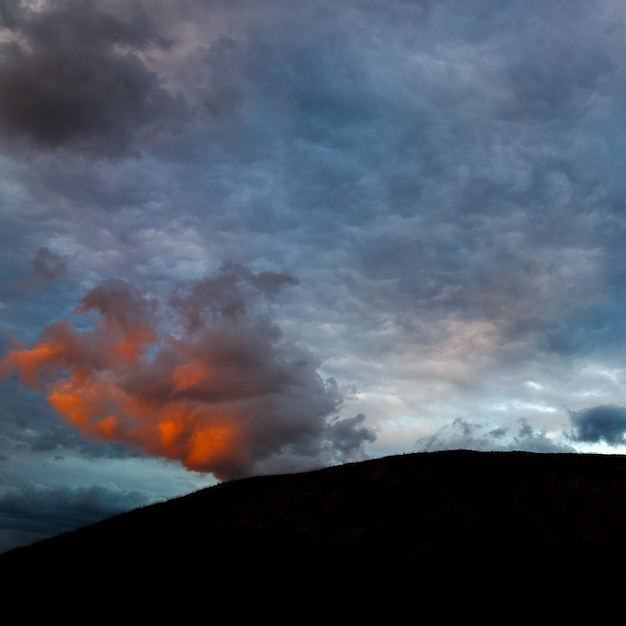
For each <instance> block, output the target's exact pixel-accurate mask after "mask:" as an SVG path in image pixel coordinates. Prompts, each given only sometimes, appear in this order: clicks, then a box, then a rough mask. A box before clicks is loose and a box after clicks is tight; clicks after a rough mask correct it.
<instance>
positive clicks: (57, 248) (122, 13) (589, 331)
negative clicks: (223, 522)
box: [0, 0, 626, 551]
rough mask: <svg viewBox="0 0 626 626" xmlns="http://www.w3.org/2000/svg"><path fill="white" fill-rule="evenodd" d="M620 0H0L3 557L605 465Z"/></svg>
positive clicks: (625, 260)
mask: <svg viewBox="0 0 626 626" xmlns="http://www.w3.org/2000/svg"><path fill="white" fill-rule="evenodd" d="M625 29H626V9H625V8H624V5H623V3H621V2H618V1H617V0H584V1H583V0H567V1H564V0H525V1H524V2H521V1H517V0H339V1H337V0H333V1H331V0H301V1H299V2H292V1H291V0H263V2H259V1H257V0H0V171H1V172H2V175H1V176H0V219H1V222H0V224H1V229H0V236H1V238H2V241H1V243H2V245H1V246H0V329H1V331H2V332H1V334H0V377H1V380H0V551H2V550H6V549H8V548H10V547H12V546H14V545H19V544H23V543H28V542H31V541H34V540H36V539H39V538H41V537H44V536H47V535H50V534H55V533H57V532H60V531H62V530H66V529H68V528H73V527H75V526H77V525H82V524H85V523H89V522H91V521H94V520H96V519H100V518H102V517H104V516H107V515H110V514H113V513H116V512H119V511H123V510H126V509H129V508H135V507H137V506H142V505H144V504H148V503H150V502H155V501H158V500H161V499H164V498H170V497H173V496H176V495H179V494H183V493H188V492H190V491H193V490H195V489H198V488H200V487H202V486H205V485H211V484H214V483H215V482H216V481H221V480H230V479H233V478H238V477H242V476H248V475H253V474H260V473H276V472H287V471H299V470H305V469H310V468H315V467H320V466H323V465H328V464H333V463H343V462H347V461H353V460H360V459H363V458H366V457H374V456H383V455H388V454H397V453H406V452H413V451H423V450H438V449H443V448H460V447H462V448H473V449H479V450H486V449H494V450H514V449H524V450H532V451H563V452H567V451H569V452H572V451H576V452H601V453H620V454H621V453H624V451H625V448H624V447H623V443H624V434H625V433H626V369H625V364H624V357H623V351H624V347H625V344H626V321H625V317H624V304H625V302H624V301H625V299H626V271H625V270H624V268H625V267H626V247H625V246H624V244H623V242H624V241H626V200H625V198H626V177H624V175H623V171H624V166H625V164H626V130H625V129H626V64H625V63H624V59H626V37H624V32H625Z"/></svg>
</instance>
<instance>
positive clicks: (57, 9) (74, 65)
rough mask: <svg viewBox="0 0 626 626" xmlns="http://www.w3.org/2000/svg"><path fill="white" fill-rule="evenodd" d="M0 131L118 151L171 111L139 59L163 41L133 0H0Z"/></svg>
mask: <svg viewBox="0 0 626 626" xmlns="http://www.w3.org/2000/svg"><path fill="white" fill-rule="evenodd" d="M0 17H1V18H2V23H1V25H2V26H3V27H4V29H6V31H8V33H10V35H11V38H10V40H9V41H5V42H4V43H3V44H2V47H1V48H0V130H1V131H2V133H3V134H4V135H5V136H6V137H8V138H10V139H23V140H25V141H26V142H27V143H28V144H30V145H32V146H34V147H36V148H48V149H49V148H59V147H68V148H71V149H76V150H78V151H80V152H85V153H95V154H106V155H117V154H125V153H128V152H129V151H132V149H133V141H134V139H135V138H136V137H137V136H138V135H139V134H141V133H148V132H149V130H150V128H151V126H153V125H154V123H155V122H157V121H159V119H161V118H163V117H164V116H166V115H169V114H170V113H172V112H173V111H174V110H175V108H176V106H177V105H176V102H175V100H174V99H173V98H172V97H171V96H170V95H169V94H168V93H167V92H166V91H165V90H164V89H163V88H162V86H161V85H160V83H159V79H158V77H157V75H156V74H155V73H154V72H153V71H152V70H150V69H149V68H148V67H147V65H146V64H145V62H144V61H143V60H142V58H141V54H140V53H141V52H142V51H143V50H145V49H146V48H147V47H149V46H153V47H160V48H164V47H166V46H167V45H168V42H167V40H166V39H164V38H163V37H162V36H161V35H160V34H159V32H157V31H156V30H155V26H154V24H153V23H151V21H150V19H149V16H148V15H147V13H146V12H145V11H143V10H142V7H141V5H140V4H139V3H127V4H126V5H125V6H122V5H119V4H118V5H116V4H115V3H113V2H105V3H98V2H95V1H92V0H89V1H86V2H81V1H78V0H65V1H62V2H53V3H46V4H44V5H43V8H41V9H39V10H33V9H30V8H28V7H27V6H26V5H25V4H23V3H21V2H18V1H15V0H14V1H12V0H2V3H1V4H0Z"/></svg>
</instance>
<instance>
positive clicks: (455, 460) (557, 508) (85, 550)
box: [0, 451, 626, 624]
mask: <svg viewBox="0 0 626 626" xmlns="http://www.w3.org/2000/svg"><path fill="white" fill-rule="evenodd" d="M625 529H626V457H623V456H602V455H583V454H532V453H525V452H510V453H508V452H507V453H504V452H493V453H485V452H469V451H451V452H433V453H418V454H407V455H401V456H392V457H386V458H382V459H374V460H370V461H363V462H360V463H353V464H348V465H342V466H338V467H332V468H327V469H323V470H318V471H313V472H306V473H301V474H286V475H279V476H260V477H253V478H247V479H243V480H237V481H232V482H228V483H222V484H220V485H217V486H215V487H210V488H207V489H203V490H201V491H198V492H195V493H192V494H190V495H187V496H184V497H180V498H176V499H173V500H170V501H167V502H163V503H159V504H155V505H151V506H148V507H145V508H142V509H137V510H135V511H131V512H129V513H125V514H122V515H118V516H116V517H112V518H110V519H108V520H104V521H102V522H100V523H97V524H94V525H92V526H88V527H85V528H81V529H79V530H77V531H74V532H71V533H67V534H64V535H60V536H58V537H54V538H52V539H47V540H45V541H41V542H38V543H36V544H33V545H31V546H26V547H22V548H17V549H15V550H12V551H10V552H7V553H5V554H3V555H0V574H1V575H2V581H3V582H2V588H3V592H4V597H5V599H6V600H5V602H4V607H5V610H7V609H8V608H10V606H11V604H12V602H16V603H17V602H19V603H20V605H21V606H22V610H24V606H26V609H27V613H26V615H28V611H30V612H31V615H32V616H33V617H35V616H37V615H39V612H40V611H43V610H44V606H45V609H46V611H49V610H50V603H52V605H55V603H61V605H62V606H73V605H74V602H75V601H76V602H77V601H78V600H80V601H81V602H84V603H86V604H85V606H88V607H89V612H90V614H91V612H94V614H96V615H99V616H100V617H101V618H104V616H105V615H108V616H109V617H114V616H120V615H127V616H129V615H132V614H134V615H135V616H136V617H137V616H138V617H142V618H146V619H151V618H153V617H163V618H164V617H165V616H166V615H171V616H176V617H177V618H178V619H180V618H181V616H186V618H191V617H192V616H193V617H196V616H197V613H196V612H197V611H199V610H201V608H202V611H203V612H206V617H207V619H209V618H210V617H211V616H212V617H215V615H213V614H212V613H211V611H212V610H215V609H217V608H219V609H220V611H223V610H226V609H227V610H228V611H229V612H232V615H231V616H238V617H240V618H241V619H247V618H253V619H260V618H261V617H263V616H265V617H267V618H270V619H276V618H277V617H279V616H283V617H284V616H286V615H292V617H293V619H301V618H304V617H306V618H311V619H314V618H324V619H326V618H328V617H332V616H335V617H336V618H337V619H339V618H342V619H343V618H345V619H348V618H350V619H351V620H353V619H355V618H356V619H363V618H374V617H375V616H378V617H381V618H383V617H384V618H385V619H386V620H387V621H388V620H389V619H399V618H402V619H404V617H405V616H407V612H409V613H410V614H411V615H413V616H418V615H419V616H420V617H421V618H425V619H426V616H427V615H433V614H437V615H438V616H439V617H438V618H437V620H436V621H440V620H444V618H445V621H448V619H458V618H462V619H469V620H470V622H473V621H480V622H481V623H484V622H485V621H487V622H495V621H498V623H509V624H510V623H527V622H528V620H529V619H535V618H539V617H550V618H553V617H554V618H556V617H559V618H562V619H566V618H567V619H569V618H573V619H574V620H575V621H578V620H579V619H583V618H590V619H591V618H593V619H594V620H595V621H597V619H598V618H601V617H602V615H607V616H609V615H612V614H613V611H614V610H617V609H618V607H619V606H621V595H622V593H623V590H624V588H625V587H624V584H625V583H626V575H625V573H624V563H625V560H624V559H625V557H626V535H625ZM25 596H28V597H31V598H38V600H37V601H36V602H34V603H32V604H31V605H30V606H29V604H28V603H27V604H26V605H25V604H24V602H23V598H24V597H25ZM18 599H19V600H18ZM170 612H171V613H170ZM23 615H24V614H23ZM394 616H395V617H394ZM186 618H185V619H186ZM278 621H282V618H281V619H279V620H278ZM333 621H334V620H333ZM426 621H427V622H431V621H432V619H430V618H428V619H426Z"/></svg>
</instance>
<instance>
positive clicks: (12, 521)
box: [0, 483, 154, 551]
mask: <svg viewBox="0 0 626 626" xmlns="http://www.w3.org/2000/svg"><path fill="white" fill-rule="evenodd" d="M152 501H154V497H152V498H150V497H149V496H148V494H147V493H145V492H142V491H139V490H130V491H128V490H123V489H120V488H119V487H117V486H116V485H114V484H106V485H92V486H90V487H65V486H56V487H55V486H43V485H38V484H34V483H27V484H23V485H20V486H18V487H9V488H8V489H0V525H1V526H2V529H3V533H2V540H1V542H0V551H4V550H6V549H9V548H13V547H16V546H18V545H22V544H28V543H32V542H34V541H37V540H39V539H44V538H46V537H49V536H51V535H57V534H59V533H62V532H67V531H69V530H73V529H75V528H78V527H81V526H85V525H87V524H91V523H93V522H96V521H99V520H101V519H103V518H105V517H109V516H111V515H115V514H117V513H121V512H123V511H127V510H130V509H135V508H138V507H140V506H144V505H146V504H148V503H151V502H152Z"/></svg>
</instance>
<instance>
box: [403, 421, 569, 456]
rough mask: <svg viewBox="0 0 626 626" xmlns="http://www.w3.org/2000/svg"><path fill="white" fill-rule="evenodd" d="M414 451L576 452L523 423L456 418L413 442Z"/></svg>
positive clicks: (525, 422)
mask: <svg viewBox="0 0 626 626" xmlns="http://www.w3.org/2000/svg"><path fill="white" fill-rule="evenodd" d="M415 450H417V451H419V452H433V451H435V450H482V451H491V450H500V451H506V450H525V451H528V452H575V450H574V448H572V447H571V446H568V445H564V444H561V443H558V442H555V441H553V440H552V439H551V438H550V437H549V436H547V433H546V432H545V431H538V430H535V429H534V428H533V427H532V426H531V425H530V424H529V423H528V422H527V421H526V420H524V419H522V420H519V422H518V424H517V428H516V429H514V428H510V427H508V426H502V425H500V426H493V425H488V424H485V423H476V422H469V421H467V420H464V419H461V418H457V419H455V420H454V421H453V422H452V423H451V424H448V425H446V426H443V427H442V428H440V429H439V430H438V431H436V432H435V433H434V434H433V435H431V436H429V437H424V438H422V439H420V440H419V441H417V442H416V444H415Z"/></svg>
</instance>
